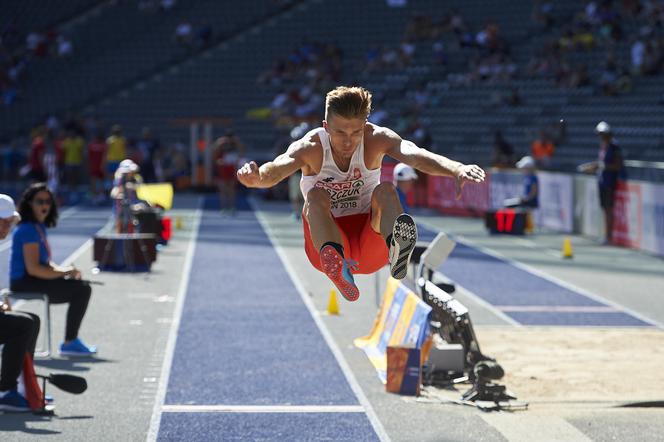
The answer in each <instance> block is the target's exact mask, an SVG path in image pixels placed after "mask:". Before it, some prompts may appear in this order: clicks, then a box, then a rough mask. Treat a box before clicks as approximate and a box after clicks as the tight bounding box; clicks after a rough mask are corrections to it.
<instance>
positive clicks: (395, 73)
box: [0, 0, 664, 177]
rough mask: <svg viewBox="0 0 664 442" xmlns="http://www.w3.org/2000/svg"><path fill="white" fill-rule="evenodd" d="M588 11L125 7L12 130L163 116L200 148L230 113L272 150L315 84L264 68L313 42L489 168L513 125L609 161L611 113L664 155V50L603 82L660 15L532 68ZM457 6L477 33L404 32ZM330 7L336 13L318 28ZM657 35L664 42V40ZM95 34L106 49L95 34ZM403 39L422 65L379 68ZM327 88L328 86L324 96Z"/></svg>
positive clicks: (167, 132)
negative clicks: (621, 84)
mask: <svg viewBox="0 0 664 442" xmlns="http://www.w3.org/2000/svg"><path fill="white" fill-rule="evenodd" d="M480 6H481V7H480ZM583 8H584V6H583V5H580V4H579V3H578V2H575V1H560V2H535V3H534V4H533V3H530V2H517V1H505V2H494V3H489V4H486V2H481V1H480V0H471V1H460V0H454V1H450V2H447V3H446V4H445V8H441V6H440V2H436V1H434V0H421V1H418V2H408V3H407V5H406V6H405V7H402V8H390V7H388V6H387V4H386V2H385V1H383V0H367V1H364V2H361V3H357V2H352V1H350V0H342V1H340V2H325V1H322V0H306V1H298V2H285V3H284V2H276V3H275V2H261V1H252V2H243V3H242V5H241V6H237V5H236V6H234V7H233V8H229V7H227V6H223V4H221V3H219V2H213V1H207V0H201V1H199V2H194V3H187V4H184V3H177V5H176V6H175V8H174V9H173V10H171V11H169V12H167V13H158V14H146V13H141V12H139V11H137V8H136V4H135V3H133V2H118V3H113V4H112V5H107V6H105V8H103V10H101V12H100V13H99V15H97V16H95V17H90V18H89V19H87V20H85V21H83V22H81V23H78V24H77V25H76V26H74V27H72V28H71V30H70V31H69V32H70V35H71V36H72V39H73V40H74V42H75V45H76V56H75V57H73V59H72V60H69V61H63V60H45V61H43V69H39V70H38V71H37V72H34V73H33V74H31V75H32V78H31V83H30V85H29V87H27V88H26V93H25V96H24V98H23V100H22V101H21V102H18V103H16V104H14V105H13V106H11V107H6V108H4V109H3V110H1V111H0V121H2V125H1V126H2V129H0V135H1V136H2V138H5V139H10V138H12V137H13V136H16V135H18V134H25V133H26V132H27V130H28V128H29V127H30V125H32V124H34V121H35V120H36V119H37V118H41V117H43V116H44V115H46V114H48V113H49V112H56V113H59V114H60V115H63V114H64V113H65V111H66V110H74V111H77V112H79V113H80V112H85V113H88V114H95V115H97V116H98V117H99V118H100V119H101V120H102V121H103V122H105V124H106V125H111V124H115V123H119V124H121V125H122V126H123V127H124V128H125V129H126V132H127V133H128V134H130V135H134V136H135V135H138V134H139V133H140V129H141V127H143V126H150V127H152V128H153V129H154V131H155V132H156V133H157V134H159V136H160V138H161V139H162V141H163V142H165V143H174V142H178V141H179V142H182V143H187V142H188V138H189V130H188V127H187V123H186V122H187V121H190V120H191V119H196V118H203V119H204V118H216V119H218V120H217V121H225V122H226V125H229V126H230V125H232V126H233V127H234V129H235V130H236V131H237V133H238V134H240V135H241V136H242V138H243V140H245V143H246V144H247V146H248V151H249V152H250V153H251V154H258V155H259V156H260V155H261V154H264V155H266V156H269V152H268V151H269V150H270V149H272V147H273V145H274V142H275V140H276V139H278V138H279V137H280V131H279V128H278V127H275V124H274V123H275V122H274V121H273V120H272V119H271V118H269V112H267V114H266V113H265V111H266V109H267V108H269V106H270V101H271V100H272V98H274V97H275V96H277V95H278V94H279V92H280V90H282V89H284V88H289V87H293V86H298V87H301V86H302V81H301V80H291V81H290V82H286V83H283V84H270V83H269V82H267V83H257V77H258V75H260V73H261V72H265V71H267V70H269V69H270V67H271V66H273V65H274V63H275V62H276V61H277V60H279V59H284V58H286V57H288V56H289V53H291V52H292V51H293V49H294V48H297V47H298V45H302V44H303V42H304V41H310V42H320V43H329V44H334V45H336V46H338V47H339V48H340V51H341V53H342V54H343V56H342V60H343V61H342V66H343V68H342V77H341V82H344V83H359V84H362V85H364V86H366V87H367V88H369V89H370V90H372V91H373V92H374V93H375V95H376V109H377V110H378V109H385V110H387V111H388V112H389V115H388V116H387V117H386V119H385V121H384V124H387V125H389V126H392V127H396V128H400V127H403V128H404V132H403V133H404V135H405V136H410V135H411V134H414V133H415V129H414V128H417V127H424V130H426V131H428V136H429V137H430V139H431V143H432V145H433V148H434V150H438V151H440V152H444V153H446V154H449V155H450V156H452V157H454V158H458V159H459V160H461V161H473V162H478V163H479V164H482V165H485V166H487V165H488V164H489V160H490V158H491V148H492V139H493V133H494V131H495V130H496V129H500V130H502V131H503V134H504V136H505V138H506V139H507V140H508V141H509V142H510V143H511V144H512V145H513V146H514V147H515V150H516V153H517V156H518V155H521V154H525V153H527V152H528V150H529V146H530V143H531V141H532V140H533V139H534V137H535V135H536V134H537V133H538V132H539V130H540V129H546V130H548V131H550V132H552V135H554V138H556V140H557V141H558V143H557V145H556V153H555V155H554V161H553V163H552V165H551V167H552V168H555V169H560V170H572V169H573V167H574V166H575V165H577V164H579V163H581V162H584V161H588V160H590V159H593V158H594V157H595V155H596V148H597V140H596V137H595V135H594V134H593V127H594V125H595V124H596V123H597V121H600V120H607V121H609V122H610V123H611V124H612V127H613V128H614V129H615V133H616V136H617V137H618V138H619V139H620V142H621V145H622V147H623V150H624V152H625V153H626V157H627V158H628V159H630V160H642V161H658V160H661V158H662V155H661V152H662V148H663V146H664V133H662V129H661V127H660V123H661V121H662V117H664V106H662V92H664V91H663V90H662V87H661V84H662V83H661V78H662V77H661V75H662V74H661V61H660V65H659V68H658V70H656V71H655V72H654V74H655V75H648V76H642V75H632V76H630V79H629V84H628V85H627V86H628V87H626V88H625V90H624V91H621V92H620V93H619V94H618V95H605V94H603V93H602V90H601V88H600V87H599V86H598V85H599V79H600V78H601V76H602V72H603V70H604V69H605V61H606V60H607V54H611V57H612V59H613V60H614V61H615V63H616V64H617V66H619V67H620V68H628V67H629V65H630V48H631V44H632V42H633V40H634V38H635V36H636V35H637V34H638V32H640V29H642V27H643V26H642V23H641V21H642V20H645V19H642V18H639V17H637V16H636V15H634V14H631V13H628V12H625V11H622V10H620V9H618V12H620V13H621V17H623V18H624V20H622V21H621V25H622V26H621V32H622V35H623V36H622V38H620V39H619V40H616V41H614V40H610V41H609V40H607V39H602V32H603V30H602V28H601V27H599V26H595V27H594V28H593V27H591V28H590V29H591V31H592V32H591V33H592V35H593V37H594V38H595V42H596V43H595V44H594V45H593V46H592V48H590V49H587V50H570V51H567V52H565V53H564V54H563V55H562V56H558V55H555V54H554V58H555V57H558V58H556V59H555V61H556V63H560V64H561V65H562V64H564V66H565V69H568V67H569V69H570V70H571V71H564V72H563V73H562V74H561V73H560V72H553V71H552V70H546V69H540V70H539V71H536V72H530V71H529V66H532V65H533V64H534V65H537V63H538V62H540V64H541V62H542V60H544V59H546V57H549V58H550V57H551V53H550V46H551V44H552V42H556V41H559V39H560V38H561V37H562V36H563V35H564V33H565V32H566V31H567V28H566V27H565V24H566V23H570V24H571V23H576V22H577V21H578V20H579V16H580V15H582V14H583V13H584V9H583ZM615 8H620V5H616V6H615ZM347 11H353V13H352V14H348V13H347ZM541 11H545V12H541ZM450 15H452V16H454V15H459V16H460V17H461V18H462V20H463V22H464V24H465V27H464V28H463V29H464V31H463V32H461V33H457V34H455V33H454V32H453V31H447V30H443V31H442V32H439V33H438V34H437V35H436V36H435V37H434V38H426V36H425V37H422V36H419V40H417V41H407V40H404V36H405V35H406V31H407V30H408V29H409V24H410V25H411V28H412V23H413V22H414V20H415V19H414V17H417V16H419V17H425V18H426V17H429V18H430V19H431V21H432V22H433V23H434V24H435V23H440V21H441V20H442V19H443V18H444V17H447V18H449V16H450ZM320 16H324V17H327V18H328V19H327V20H326V21H324V22H322V23H318V22H317V26H315V27H312V26H311V22H312V20H313V19H314V18H316V17H320ZM542 17H544V18H542ZM203 19H208V20H209V23H210V24H211V26H212V28H213V30H214V32H215V35H216V36H215V39H214V40H213V42H212V43H211V44H210V46H209V47H207V48H203V49H201V50H197V51H193V52H192V51H187V50H183V48H182V47H180V46H179V45H177V44H175V43H174V41H173V32H174V29H175V28H176V26H177V24H178V23H181V22H182V21H183V20H188V21H189V22H191V23H200V22H201V21H202V20H203ZM640 20H641V21H640ZM547 23H554V24H556V26H552V25H547ZM491 26H495V27H497V29H498V31H497V32H498V35H499V37H500V40H501V41H502V42H503V43H504V44H505V49H501V50H499V51H497V55H495V54H496V53H494V52H491V51H489V55H487V51H486V48H481V47H478V46H480V45H478V44H477V36H478V33H480V31H487V30H488V29H489V28H490V27H491ZM573 29H576V28H573ZM100 30H101V31H100ZM114 31H116V32H114ZM570 32H571V31H570ZM466 34H467V35H466ZM484 37H486V35H484ZM650 38H651V39H652V41H653V42H654V43H653V44H655V45H660V43H661V41H660V40H659V39H660V38H661V37H660V36H659V35H657V34H655V35H652V36H651V37H650ZM92 41H94V45H93V44H91V43H90V44H86V42H92ZM402 43H406V44H408V45H410V50H411V51H414V52H413V53H412V56H410V57H409V58H410V60H409V61H408V62H407V63H396V64H394V65H392V66H388V67H385V66H381V67H378V68H376V69H372V70H371V71H370V72H367V71H366V69H365V60H366V56H367V53H368V52H370V51H371V50H372V49H375V48H377V47H382V48H388V49H390V48H392V49H395V50H398V49H399V47H400V45H401V44H402ZM434 43H440V44H439V45H438V46H435V47H434ZM93 48H94V49H93ZM437 51H438V52H437ZM547 51H549V52H547ZM247 54H253V55H254V56H253V57H246V55H247ZM547 54H548V55H547ZM436 57H443V60H444V62H442V61H441V59H440V58H436ZM120 59H122V60H123V63H118V62H117V61H118V60H120ZM127 60H129V62H127ZM549 61H550V60H549ZM582 65H583V66H584V67H585V69H586V70H587V76H588V81H586V82H581V83H580V85H575V86H570V85H569V84H568V83H567V78H568V77H567V76H568V75H571V73H570V72H575V70H576V69H580V68H581V67H582ZM483 69H484V70H483ZM491 69H494V70H495V69H500V70H501V71H500V72H503V73H504V75H493V74H491V73H489V74H487V72H494V71H491ZM561 70H562V68H561V69H559V71H561ZM561 78H562V79H563V80H564V82H563V83H562V84H561ZM327 85H329V83H326V82H323V83H320V82H318V83H317V88H318V92H319V93H321V92H322V91H323V90H324V89H325V86H327ZM417 90H421V92H422V94H423V95H426V97H425V101H424V102H425V105H424V106H421V107H420V108H418V109H417V110H415V111H414V112H412V111H407V112H405V113H404V110H407V109H409V107H411V106H412V103H413V99H414V94H415V91H417ZM408 112H411V113H410V114H409V113H408ZM560 120H564V122H565V125H564V127H560V125H559V121H560ZM413 121H415V123H414V124H410V123H413ZM409 124H410V126H411V127H409ZM563 129H564V132H560V133H559V131H561V130H563ZM216 130H217V131H220V130H223V128H219V129H216ZM220 133H221V132H217V135H218V134H220ZM630 176H632V177H634V175H633V174H631V175H630Z"/></svg>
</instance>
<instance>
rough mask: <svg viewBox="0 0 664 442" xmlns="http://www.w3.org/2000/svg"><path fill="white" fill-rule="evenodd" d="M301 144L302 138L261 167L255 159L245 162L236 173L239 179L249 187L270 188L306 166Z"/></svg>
mask: <svg viewBox="0 0 664 442" xmlns="http://www.w3.org/2000/svg"><path fill="white" fill-rule="evenodd" d="M301 145H302V142H301V140H300V141H296V142H294V143H293V144H291V145H290V146H289V147H288V150H287V151H286V152H284V153H282V154H281V155H279V156H278V157H276V158H275V159H274V160H272V161H268V162H267V163H265V164H263V165H261V166H260V167H258V165H257V164H256V162H255V161H250V162H248V163H244V165H243V166H242V167H240V168H239V169H238V171H237V173H236V175H237V179H238V181H239V182H240V183H242V184H244V185H245V186H247V187H259V188H268V187H272V186H274V185H276V184H277V183H279V182H280V181H281V180H283V179H284V178H286V177H288V176H290V175H292V174H293V173H295V172H296V171H297V170H298V169H301V168H302V166H304V161H303V159H302V152H303V149H302V146H301Z"/></svg>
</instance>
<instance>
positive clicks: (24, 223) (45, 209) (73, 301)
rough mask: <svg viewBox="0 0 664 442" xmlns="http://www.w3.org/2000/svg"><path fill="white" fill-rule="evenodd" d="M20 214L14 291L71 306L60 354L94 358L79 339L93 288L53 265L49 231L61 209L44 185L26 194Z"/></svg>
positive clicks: (13, 265) (14, 250)
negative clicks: (34, 294)
mask: <svg viewBox="0 0 664 442" xmlns="http://www.w3.org/2000/svg"><path fill="white" fill-rule="evenodd" d="M18 212H19V215H20V216H21V221H20V222H19V224H18V226H17V227H16V229H15V230H14V234H13V242H12V253H11V260H10V266H9V269H10V270H9V273H10V274H9V278H10V288H11V290H12V291H15V292H37V293H46V294H47V295H48V297H49V300H50V302H52V303H53V304H63V303H69V308H68V310H67V326H66V330H65V340H64V342H63V343H62V344H61V345H60V354H61V355H66V356H90V355H93V354H95V353H96V352H97V349H96V347H94V346H88V345H86V344H84V343H83V341H81V340H80V339H79V338H78V331H79V328H80V327H81V322H82V321H83V316H85V312H86V310H87V308H88V302H89V301H90V294H91V293H92V289H91V288H90V284H88V283H87V282H84V281H81V272H80V271H78V270H77V269H76V268H75V267H74V266H58V265H56V264H55V263H53V262H52V261H51V248H50V246H49V244H48V238H47V236H46V229H47V228H48V227H55V225H56V223H57V221H58V209H57V207H56V206H55V203H54V198H53V194H52V193H51V191H50V190H49V189H48V187H47V186H46V184H45V183H34V184H32V185H30V187H28V188H27V189H26V191H25V192H23V196H22V197H21V201H20V202H19V206H18Z"/></svg>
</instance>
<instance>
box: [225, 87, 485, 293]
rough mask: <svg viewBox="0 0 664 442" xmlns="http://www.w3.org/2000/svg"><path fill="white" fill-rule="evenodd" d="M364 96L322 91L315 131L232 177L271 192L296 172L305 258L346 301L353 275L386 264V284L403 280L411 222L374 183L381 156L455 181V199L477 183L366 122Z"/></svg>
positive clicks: (469, 173) (458, 167)
mask: <svg viewBox="0 0 664 442" xmlns="http://www.w3.org/2000/svg"><path fill="white" fill-rule="evenodd" d="M370 111H371V93H370V92H369V91H367V90H366V89H364V88H361V87H345V86H339V87H337V88H336V89H334V90H332V91H330V92H328V94H327V97H326V100H325V120H323V127H319V128H317V129H313V130H311V131H309V132H308V133H307V134H306V135H304V136H303V137H302V138H301V139H299V140H297V141H294V142H293V143H292V144H291V145H290V146H289V147H288V149H287V150H286V152H285V153H283V154H281V155H279V156H277V157H276V158H275V159H274V160H272V161H269V162H267V163H265V164H263V165H261V166H260V167H258V165H257V164H256V163H255V162H254V161H251V162H249V163H245V164H244V165H243V166H242V167H241V168H240V169H239V170H238V171H237V178H238V180H239V181H240V183H242V184H244V185H245V186H247V187H258V188H267V187H272V186H274V185H275V184H277V183H278V182H280V181H281V180H283V179H284V178H286V177H288V176H290V175H291V174H293V173H294V172H296V171H297V170H298V169H301V170H302V180H301V181H300V189H301V190H302V194H303V195H304V199H305V202H304V210H303V223H302V224H303V229H304V240H305V245H304V247H305V252H306V253H307V256H308V258H309V261H310V262H311V264H312V265H313V266H314V267H316V268H317V269H318V270H320V271H322V272H323V273H325V274H326V275H327V276H328V277H329V278H330V279H331V280H332V282H333V283H334V285H335V286H336V287H337V288H338V289H339V291H340V292H341V294H342V295H343V296H344V297H345V298H346V299H347V300H349V301H355V300H356V299H357V298H358V297H359V296H360V292H359V290H358V288H357V286H356V285H355V281H354V279H353V273H365V274H366V273H373V272H375V271H377V270H378V269H380V268H381V267H383V266H384V265H385V264H387V263H388V262H389V264H390V272H391V274H392V276H393V277H394V278H397V279H403V278H404V277H405V276H406V273H407V269H408V262H409V260H410V256H411V254H412V252H413V249H414V246H415V242H416V241H417V229H416V227H415V221H414V220H413V218H411V217H410V215H407V214H405V213H403V208H402V207H401V203H400V202H399V197H398V195H397V192H396V190H395V188H394V185H393V184H392V183H391V182H383V183H380V167H381V163H382V161H383V157H384V156H385V155H388V156H390V157H392V158H394V159H396V160H397V161H400V162H402V163H405V164H408V165H409V166H412V167H413V168H415V169H417V170H420V171H422V172H424V173H427V174H430V175H444V176H451V177H454V178H455V179H456V192H457V197H458V196H459V195H460V194H461V187H462V186H463V184H464V183H465V182H466V181H473V182H477V183H479V182H482V181H483V180H484V171H483V170H482V169H481V168H480V167H479V166H476V165H464V164H461V163H458V162H456V161H452V160H450V159H448V158H445V157H443V156H441V155H436V154H434V153H432V152H429V151H428V150H426V149H422V148H420V147H418V146H416V145H415V144H414V143H412V142H411V141H407V140H403V139H402V138H401V137H400V136H399V135H397V134H396V133H395V132H394V131H392V130H390V129H388V128H385V127H380V126H376V125H375V124H372V123H369V122H367V117H368V116H369V112H370Z"/></svg>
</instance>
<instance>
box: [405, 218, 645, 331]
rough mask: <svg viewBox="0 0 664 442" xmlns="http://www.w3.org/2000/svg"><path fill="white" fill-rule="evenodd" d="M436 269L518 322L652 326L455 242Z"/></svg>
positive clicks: (425, 236) (425, 235)
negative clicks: (451, 249) (445, 258)
mask: <svg viewBox="0 0 664 442" xmlns="http://www.w3.org/2000/svg"><path fill="white" fill-rule="evenodd" d="M418 231H419V232H420V239H421V240H424V241H431V240H432V239H433V238H434V237H435V235H436V234H437V233H438V232H435V231H433V230H431V229H429V228H427V227H425V226H422V225H418ZM439 270H440V271H441V272H442V273H444V274H445V275H446V276H447V277H449V278H450V279H452V280H453V281H455V282H456V283H458V284H460V285H461V286H463V287H464V288H466V289H467V290H469V291H471V292H473V293H474V294H475V295H477V296H479V297H480V298H482V299H483V300H484V301H486V302H488V303H489V304H491V305H492V306H494V307H495V308H496V309H498V310H500V311H502V312H503V313H505V314H506V315H507V316H509V317H510V318H512V319H514V320H515V321H516V322H517V323H519V324H523V325H542V326H545V325H562V326H609V327H620V326H630V327H634V326H653V324H650V323H647V322H645V321H643V320H641V319H639V318H636V317H634V316H633V315H630V314H628V313H626V312H624V311H621V310H620V309H618V308H616V307H614V306H610V305H607V304H605V303H602V302H599V301H596V300H594V299H592V298H590V297H588V296H586V295H584V294H582V293H579V292H577V291H574V290H571V289H569V288H567V287H563V286H561V285H559V284H556V283H555V282H552V281H550V280H548V279H544V278H542V277H540V276H537V275H535V274H533V273H530V272H528V271H526V270H523V269H522V268H519V267H517V266H515V265H513V264H512V263H510V262H508V261H506V260H502V259H499V258H496V257H495V256H492V255H489V254H487V253H484V252H483V251H481V250H479V249H477V248H475V247H472V246H469V245H467V244H464V243H462V242H459V241H457V245H456V247H455V248H454V250H453V251H452V253H451V255H450V257H449V258H448V260H447V261H446V262H444V263H443V265H442V266H441V268H440V269H439Z"/></svg>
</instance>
